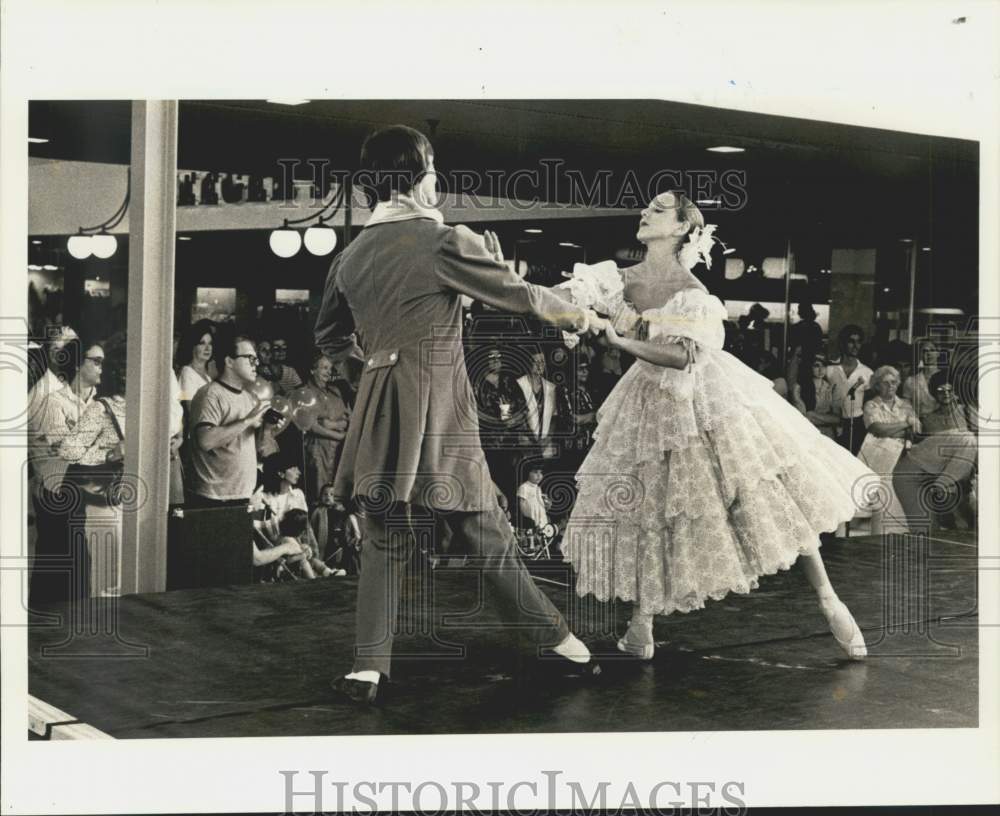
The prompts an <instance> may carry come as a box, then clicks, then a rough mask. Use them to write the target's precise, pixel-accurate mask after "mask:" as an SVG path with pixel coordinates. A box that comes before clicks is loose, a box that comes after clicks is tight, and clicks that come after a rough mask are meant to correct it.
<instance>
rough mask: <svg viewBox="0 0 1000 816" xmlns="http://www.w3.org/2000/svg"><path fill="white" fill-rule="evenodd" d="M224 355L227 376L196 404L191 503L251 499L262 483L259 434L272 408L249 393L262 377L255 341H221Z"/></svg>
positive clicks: (230, 337)
mask: <svg viewBox="0 0 1000 816" xmlns="http://www.w3.org/2000/svg"><path fill="white" fill-rule="evenodd" d="M227 335H228V333H227ZM219 352H220V355H221V359H222V373H221V374H220V375H219V378H218V379H217V380H214V381H213V382H211V383H209V384H208V385H207V386H205V387H204V388H202V389H201V390H200V391H199V392H198V393H197V394H196V395H195V398H194V400H193V401H192V403H191V436H192V438H193V440H194V445H192V452H191V465H192V473H191V488H190V490H191V497H190V502H189V503H193V504H195V505H199V506H202V507H205V506H214V505H224V504H232V503H246V502H247V501H248V499H249V498H250V496H251V494H252V493H253V491H254V487H255V486H256V483H257V450H256V445H255V439H254V432H255V431H256V430H257V429H258V428H259V427H260V426H261V425H262V424H263V422H264V414H265V413H266V412H267V410H268V408H269V407H270V401H268V400H258V399H257V397H255V396H254V395H253V394H251V393H250V392H249V391H246V390H244V389H245V388H246V387H247V386H249V385H252V384H253V382H254V381H255V380H256V378H257V355H256V352H255V351H254V345H253V341H251V340H250V338H249V337H246V336H245V335H241V334H235V333H234V334H231V335H228V336H226V337H223V338H220V339H219Z"/></svg>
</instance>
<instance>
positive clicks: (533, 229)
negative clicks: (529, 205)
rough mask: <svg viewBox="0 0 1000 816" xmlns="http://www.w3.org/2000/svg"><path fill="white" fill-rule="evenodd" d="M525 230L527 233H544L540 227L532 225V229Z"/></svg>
mask: <svg viewBox="0 0 1000 816" xmlns="http://www.w3.org/2000/svg"><path fill="white" fill-rule="evenodd" d="M525 232H527V233H529V234H531V235H541V234H542V231H541V230H540V229H537V228H535V227H532V228H530V229H526V230H525Z"/></svg>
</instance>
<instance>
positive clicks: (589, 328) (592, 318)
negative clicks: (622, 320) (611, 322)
mask: <svg viewBox="0 0 1000 816" xmlns="http://www.w3.org/2000/svg"><path fill="white" fill-rule="evenodd" d="M586 314H587V325H585V326H584V327H583V328H582V329H581V330H580V334H586V333H588V332H589V333H590V334H600V333H601V332H602V331H604V330H605V327H606V326H607V325H608V321H607V320H605V319H604V318H603V317H601V316H600V315H598V314H597V312H595V311H594V310H593V309H587V312H586Z"/></svg>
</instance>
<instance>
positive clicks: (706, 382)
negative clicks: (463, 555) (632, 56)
mask: <svg viewBox="0 0 1000 816" xmlns="http://www.w3.org/2000/svg"><path fill="white" fill-rule="evenodd" d="M711 230H712V228H711V227H710V228H709V229H708V230H707V231H706V230H705V222H704V218H703V217H702V214H701V212H700V211H699V210H698V208H697V207H696V206H695V205H694V204H693V203H692V202H691V201H690V200H689V199H688V198H687V197H686V196H684V195H682V194H680V193H677V194H672V193H663V194H661V195H659V196H657V197H656V198H655V199H654V200H653V201H652V202H651V203H650V205H649V206H648V207H647V208H646V209H645V210H644V211H643V213H642V219H641V221H640V222H639V231H638V234H637V238H638V239H639V240H640V241H641V242H642V243H644V244H645V245H646V246H647V248H648V252H647V255H646V258H645V260H644V261H642V262H641V263H640V264H638V265H636V266H634V267H631V268H629V269H626V270H617V272H618V274H620V275H621V277H622V283H623V284H624V289H622V290H621V294H619V295H618V296H617V301H618V306H619V307H620V308H619V309H618V314H617V316H616V317H613V319H611V320H608V321H606V330H605V337H606V340H607V342H608V343H609V344H610V345H611V346H612V347H618V348H620V349H622V350H623V351H626V352H628V353H629V354H631V355H633V356H634V357H636V358H637V360H636V363H635V364H634V365H633V366H632V367H631V368H630V369H629V370H628V372H627V373H626V374H625V375H624V376H623V377H622V378H621V380H620V381H619V382H618V384H617V385H616V386H615V388H614V390H613V391H612V392H611V394H610V395H609V396H608V398H607V400H606V401H605V402H604V404H603V405H602V406H601V408H600V410H599V411H598V426H597V431H596V441H595V444H594V446H593V448H592V449H591V451H590V453H589V455H588V456H587V458H586V460H585V461H584V463H583V465H582V466H581V468H580V471H579V472H578V474H577V481H578V483H579V496H578V498H577V501H576V504H575V506H574V508H573V513H572V516H571V518H570V521H569V525H568V526H567V529H566V533H565V536H564V541H563V550H564V553H565V556H566V558H567V560H569V561H571V562H572V563H573V565H574V568H575V570H576V571H577V593H578V594H580V595H586V594H587V593H592V594H593V595H594V596H596V597H597V598H598V599H599V600H601V601H608V600H611V599H612V598H614V597H617V598H620V599H622V600H626V601H632V603H633V612H632V619H631V620H630V621H629V626H628V631H627V632H626V634H625V636H624V637H623V638H621V640H619V641H618V648H619V649H620V650H621V651H623V652H626V653H629V654H632V655H635V656H637V657H640V658H642V659H646V660H648V659H650V658H652V656H653V648H654V641H653V633H652V624H653V616H654V615H667V614H670V613H671V612H675V611H681V612H690V611H691V610H694V609H701V608H703V607H704V605H705V600H706V599H707V598H713V599H719V598H722V597H723V596H725V595H726V594H728V593H729V592H738V593H747V592H749V591H750V590H752V589H755V588H756V587H757V579H758V578H759V577H760V576H761V575H770V574H773V573H775V572H777V571H778V570H783V569H788V568H789V567H791V565H792V564H793V563H794V562H795V561H796V560H797V559H800V560H801V562H802V565H803V568H804V571H805V574H806V577H807V578H808V579H809V583H810V584H811V585H812V586H813V588H814V589H815V591H816V594H817V597H818V599H819V605H820V609H821V610H822V612H823V614H824V616H825V617H826V619H827V622H828V624H829V626H830V630H831V631H832V633H833V635H834V637H835V638H836V640H837V643H839V644H840V646H841V648H842V649H843V650H844V651H845V652H846V653H847V655H848V656H849V657H851V658H852V659H858V660H859V659H862V658H864V657H865V656H866V654H867V650H866V647H865V641H864V638H863V636H862V634H861V631H860V629H859V628H858V625H857V624H856V623H855V621H854V618H853V616H852V615H851V613H850V611H849V610H848V609H847V607H846V606H845V605H844V603H843V602H842V601H841V600H840V599H839V598H838V597H837V594H836V592H834V589H833V586H832V585H831V584H830V580H829V578H828V577H827V574H826V569H825V568H824V566H823V561H822V559H821V557H820V554H819V534H820V533H821V532H824V531H833V530H835V529H836V528H837V525H838V524H839V523H840V522H842V521H847V520H849V519H851V518H852V517H853V516H854V513H855V510H856V507H855V499H854V498H853V497H852V488H854V487H855V485H856V484H860V483H859V480H860V479H862V478H865V477H867V478H870V477H871V473H870V472H869V471H868V469H867V468H866V467H865V466H864V465H863V464H861V463H860V462H859V461H858V460H857V459H855V458H854V457H853V456H852V455H851V454H850V452H849V451H847V450H846V449H844V448H842V447H840V446H839V445H837V444H836V443H835V442H833V441H832V440H830V439H828V438H827V437H825V436H823V435H822V434H821V433H820V432H819V431H818V430H817V429H816V428H815V427H814V426H813V425H812V424H811V423H810V422H809V420H808V419H806V418H805V417H804V416H802V415H801V414H800V413H799V412H798V411H797V410H796V409H795V407H794V406H793V405H791V404H790V403H789V402H787V401H786V400H784V399H782V398H781V397H780V396H779V395H778V394H776V393H775V391H774V388H773V386H772V384H771V381H770V380H768V379H766V378H764V377H762V376H760V375H759V374H757V373H756V372H754V371H753V370H751V369H750V368H748V367H747V366H745V365H744V364H743V363H741V362H740V361H739V360H737V359H736V358H735V357H733V356H732V355H730V354H729V353H727V352H724V351H722V344H723V338H724V330H723V320H725V318H726V310H725V307H723V305H722V303H721V302H720V301H719V300H718V299H717V298H715V297H713V296H712V295H710V294H709V293H708V291H707V290H706V289H705V287H704V286H703V285H702V284H701V283H700V282H699V281H698V279H697V278H696V277H695V276H694V275H692V274H691V272H690V271H689V269H690V267H692V266H693V265H694V262H695V261H696V257H695V256H697V255H698V253H699V250H700V253H701V257H707V251H706V250H705V246H706V245H707V246H710V244H711V240H712V239H711ZM602 266H603V265H602ZM608 266H609V267H610V266H612V265H611V264H608ZM593 268H594V267H591V269H593ZM609 272H610V274H611V275H614V274H615V272H616V270H615V269H613V268H612V269H610V270H609ZM618 288H619V289H621V287H618ZM629 315H630V316H631V320H627V319H626V320H623V318H627V317H628V316H629ZM623 323H632V324H638V326H639V331H637V332H634V334H636V335H637V336H639V337H644V338H645V339H633V338H632V337H626V336H621V335H619V333H618V331H616V328H615V326H618V327H619V328H621V327H622V325H623ZM643 324H644V325H643ZM629 334H630V335H631V334H633V332H629ZM609 474H614V475H609Z"/></svg>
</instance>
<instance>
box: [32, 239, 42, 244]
mask: <svg viewBox="0 0 1000 816" xmlns="http://www.w3.org/2000/svg"><path fill="white" fill-rule="evenodd" d="M31 243H33V244H34V245H35V246H38V245H39V244H40V243H42V242H41V241H39V240H38V239H37V238H35V239H34V240H33V241H32V242H31Z"/></svg>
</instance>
